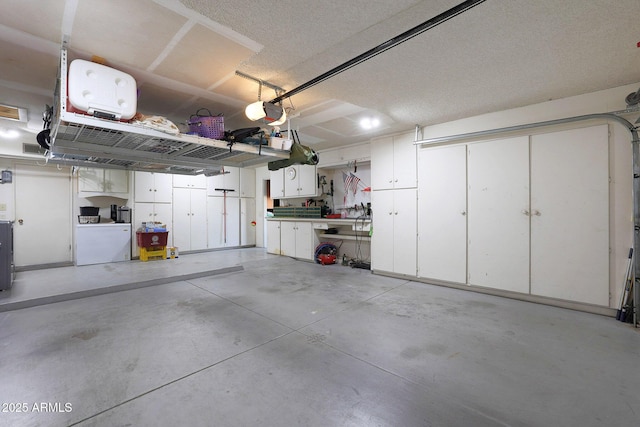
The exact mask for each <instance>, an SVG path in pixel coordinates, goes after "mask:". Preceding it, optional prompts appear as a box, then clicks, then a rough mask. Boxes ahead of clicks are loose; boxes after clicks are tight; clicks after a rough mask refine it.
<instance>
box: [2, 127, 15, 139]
mask: <svg viewBox="0 0 640 427" xmlns="http://www.w3.org/2000/svg"><path fill="white" fill-rule="evenodd" d="M19 135H20V133H19V132H18V131H17V130H15V129H6V128H1V129H0V138H7V139H15V138H17V137H18V136H19Z"/></svg>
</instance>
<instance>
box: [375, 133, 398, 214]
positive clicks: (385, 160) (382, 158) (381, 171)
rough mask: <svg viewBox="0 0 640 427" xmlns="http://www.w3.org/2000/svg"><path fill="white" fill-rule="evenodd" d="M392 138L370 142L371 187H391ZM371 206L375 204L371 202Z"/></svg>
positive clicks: (380, 188) (379, 188)
mask: <svg viewBox="0 0 640 427" xmlns="http://www.w3.org/2000/svg"><path fill="white" fill-rule="evenodd" d="M393 167H394V163H393V138H385V139H381V140H377V141H373V142H371V170H372V171H375V173H372V174H371V188H372V189H373V190H386V189H391V188H393ZM371 206H375V205H374V204H373V203H372V204H371Z"/></svg>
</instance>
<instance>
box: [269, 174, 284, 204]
mask: <svg viewBox="0 0 640 427" xmlns="http://www.w3.org/2000/svg"><path fill="white" fill-rule="evenodd" d="M269 191H270V195H271V198H272V199H281V198H283V197H284V170H283V169H280V170H277V171H269Z"/></svg>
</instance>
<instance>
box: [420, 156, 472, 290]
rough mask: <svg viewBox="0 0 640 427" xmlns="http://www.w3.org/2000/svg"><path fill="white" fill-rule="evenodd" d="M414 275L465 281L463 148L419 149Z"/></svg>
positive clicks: (465, 183)
mask: <svg viewBox="0 0 640 427" xmlns="http://www.w3.org/2000/svg"><path fill="white" fill-rule="evenodd" d="M419 151H420V155H419V164H418V178H419V180H418V182H419V184H418V276H419V277H424V278H429V279H437V280H444V281H448V282H456V283H466V282H467V217H466V214H467V148H466V146H465V145H453V146H448V147H437V148H423V149H420V150H419Z"/></svg>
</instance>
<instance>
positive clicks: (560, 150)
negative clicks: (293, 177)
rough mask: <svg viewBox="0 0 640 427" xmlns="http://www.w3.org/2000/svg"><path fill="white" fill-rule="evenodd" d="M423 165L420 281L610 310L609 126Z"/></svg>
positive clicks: (429, 153) (428, 153) (435, 155)
mask: <svg viewBox="0 0 640 427" xmlns="http://www.w3.org/2000/svg"><path fill="white" fill-rule="evenodd" d="M465 152H466V155H465ZM465 163H466V165H465ZM419 169H420V171H419V178H420V181H419V190H418V193H419V197H418V198H419V203H418V223H419V240H418V259H419V262H418V276H419V277H423V278H427V279H436V280H441V281H448V282H455V283H463V284H465V283H466V284H468V285H470V286H478V287H483V288H491V289H499V290H503V291H509V292H515V293H519V294H529V295H535V296H542V297H550V298H555V299H561V300H566V301H573V302H579V303H586V304H593V305H597V306H609V305H610V300H609V139H608V126H607V125H600V126H591V127H586V128H580V129H572V130H566V131H556V132H549V133H544V134H537V135H528V136H521V137H512V138H504V139H499V140H493V141H484V142H477V143H469V144H466V145H464V144H461V145H452V146H447V147H425V148H421V150H420V162H419ZM465 182H466V185H465ZM374 206H375V205H374ZM378 225H379V222H378V221H376V227H377V226H378ZM465 238H466V247H465V244H464V243H463V242H464V241H465ZM465 271H466V276H465Z"/></svg>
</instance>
